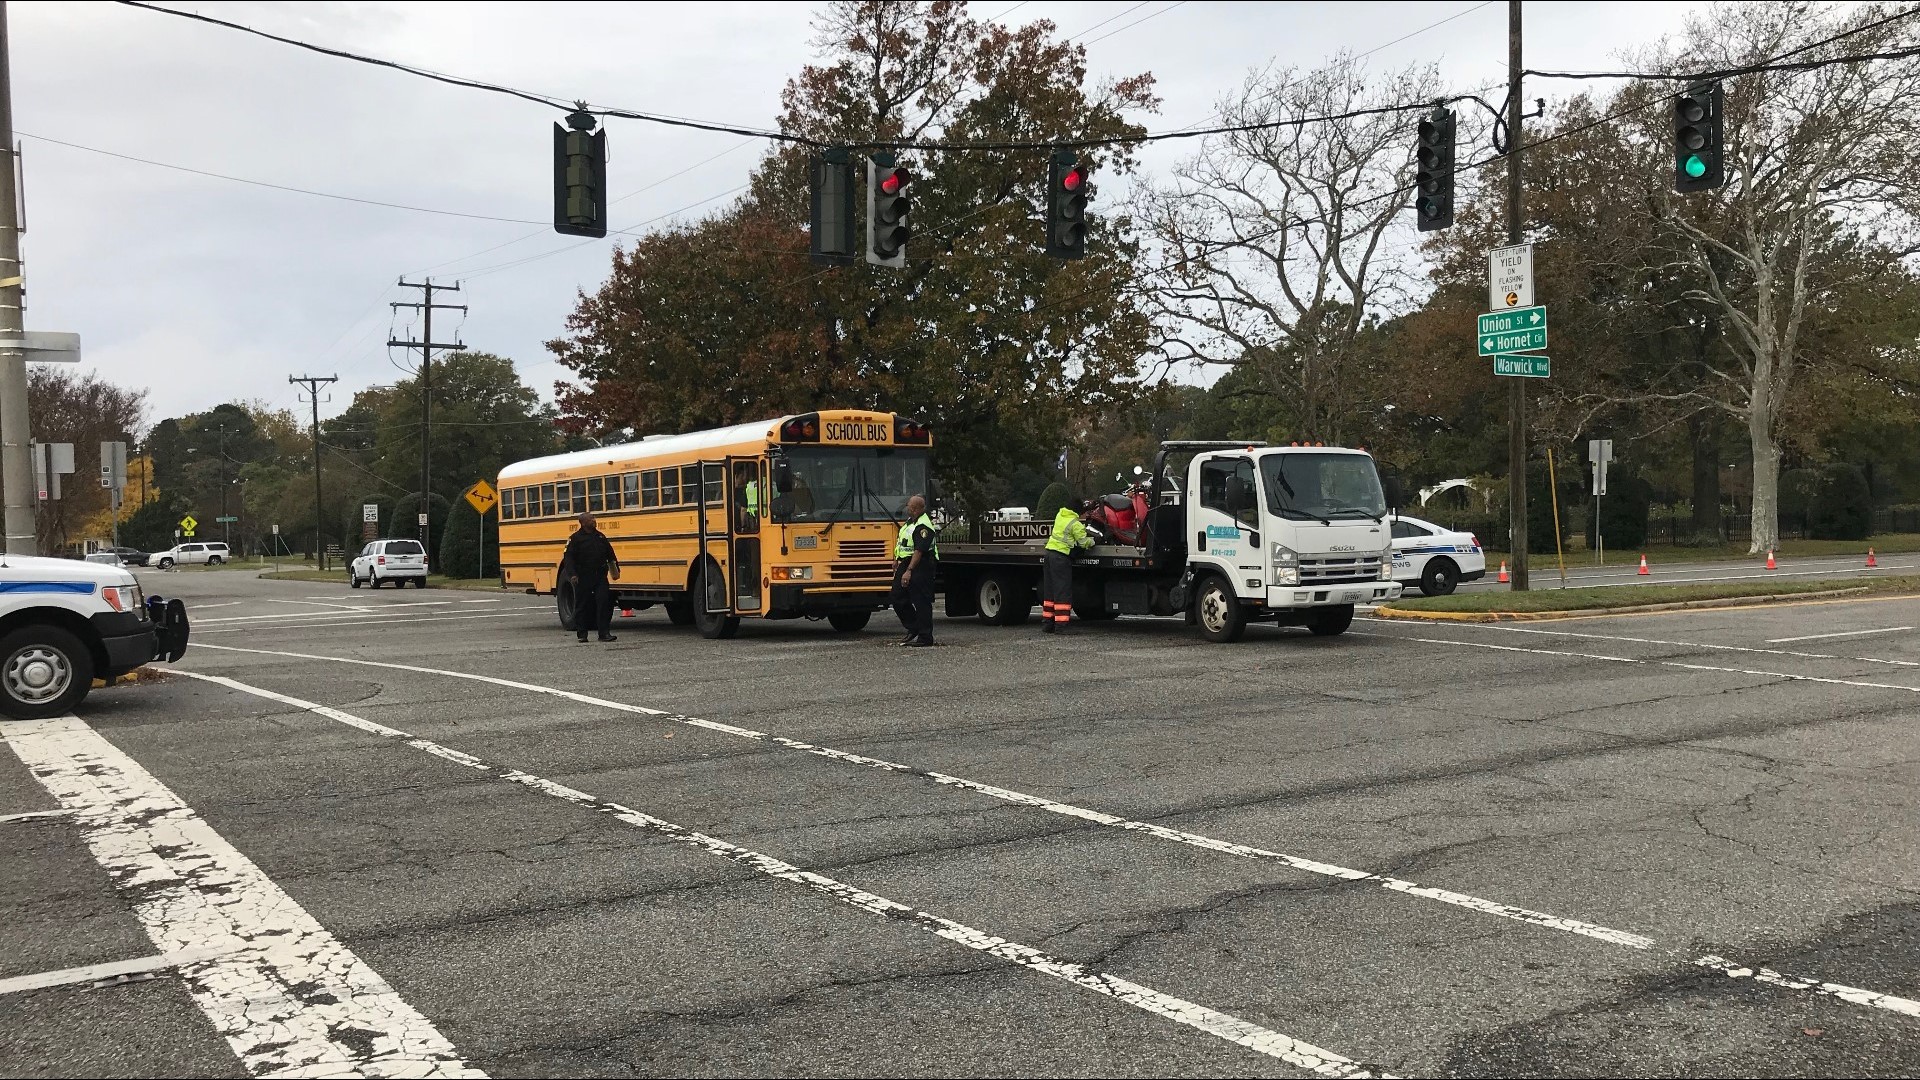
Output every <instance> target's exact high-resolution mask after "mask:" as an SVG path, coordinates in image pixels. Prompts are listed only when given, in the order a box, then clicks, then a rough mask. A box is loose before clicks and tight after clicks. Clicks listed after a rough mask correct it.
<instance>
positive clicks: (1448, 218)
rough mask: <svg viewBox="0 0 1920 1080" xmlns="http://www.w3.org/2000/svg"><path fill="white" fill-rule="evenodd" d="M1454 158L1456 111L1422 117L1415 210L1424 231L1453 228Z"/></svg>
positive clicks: (1414, 186) (1415, 186)
mask: <svg viewBox="0 0 1920 1080" xmlns="http://www.w3.org/2000/svg"><path fill="white" fill-rule="evenodd" d="M1453 157H1454V146H1453V110H1452V109H1446V108H1440V109H1435V110H1433V111H1432V112H1430V113H1428V114H1427V115H1425V116H1423V117H1421V118H1420V145H1419V147H1418V148H1416V149H1415V151H1414V174H1413V209H1414V213H1415V215H1416V218H1417V225H1418V228H1419V230H1420V231H1421V232H1433V231H1435V230H1437V229H1445V228H1449V227H1451V226H1452V225H1453V166H1454V160H1453Z"/></svg>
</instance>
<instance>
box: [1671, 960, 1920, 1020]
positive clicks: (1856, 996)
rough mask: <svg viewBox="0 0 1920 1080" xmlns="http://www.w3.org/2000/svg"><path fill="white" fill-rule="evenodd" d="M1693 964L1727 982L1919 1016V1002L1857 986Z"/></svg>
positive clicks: (1715, 963) (1722, 963) (1726, 963)
mask: <svg viewBox="0 0 1920 1080" xmlns="http://www.w3.org/2000/svg"><path fill="white" fill-rule="evenodd" d="M1694 963H1695V964H1698V965H1700V966H1701V967H1704V968H1712V969H1713V970H1715V971H1718V972H1721V973H1723V974H1725V975H1726V976H1727V978H1729V979H1752V980H1754V981H1755V982H1763V983H1767V984H1769V985H1772V986H1782V987H1785V988H1787V989H1789V990H1806V991H1810V992H1812V993H1815V994H1821V995H1823V996H1826V997H1835V998H1839V999H1840V1000H1842V1001H1849V1002H1852V1003H1853V1004H1855V1005H1865V1006H1868V1007H1869V1008H1874V1009H1886V1010H1887V1011H1888V1012H1897V1013H1901V1014H1903V1015H1905V1016H1920V1001H1914V1000H1913V999H1912V998H1903V997H1895V996H1894V995H1892V994H1882V993H1879V992H1877V991H1874V990H1862V989H1860V988H1859V987H1857V986H1847V985H1844V984H1842V983H1830V982H1821V981H1820V980H1818V979H1807V978H1802V977H1801V976H1798V975H1787V974H1783V973H1781V972H1778V971H1774V970H1773V969H1771V968H1750V967H1741V966H1740V965H1739V964H1736V963H1734V962H1733V961H1731V960H1728V959H1727V958H1725V957H1723V956H1703V957H1701V958H1700V959H1698V960H1695V961H1694Z"/></svg>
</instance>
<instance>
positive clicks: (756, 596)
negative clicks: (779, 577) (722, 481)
mask: <svg viewBox="0 0 1920 1080" xmlns="http://www.w3.org/2000/svg"><path fill="white" fill-rule="evenodd" d="M727 474H728V478H727V498H728V500H729V501H730V502H729V505H730V513H729V514H728V516H727V517H728V521H729V522H730V524H731V526H732V533H733V545H732V546H733V598H734V608H735V609H736V610H738V611H759V610H760V609H761V601H760V596H761V588H760V579H761V576H762V574H763V573H764V572H765V571H764V569H763V568H762V567H761V565H760V518H761V515H762V514H763V513H764V512H765V510H766V505H767V494H768V493H767V482H766V478H765V477H763V476H761V475H760V459H759V458H744V457H730V458H728V459H727Z"/></svg>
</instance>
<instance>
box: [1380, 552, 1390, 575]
mask: <svg viewBox="0 0 1920 1080" xmlns="http://www.w3.org/2000/svg"><path fill="white" fill-rule="evenodd" d="M1380 580H1381V581H1392V580H1393V548H1391V547H1389V548H1387V549H1386V550H1384V551H1382V552H1381V553H1380Z"/></svg>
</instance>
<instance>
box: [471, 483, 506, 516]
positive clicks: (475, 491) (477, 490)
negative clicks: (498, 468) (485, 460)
mask: <svg viewBox="0 0 1920 1080" xmlns="http://www.w3.org/2000/svg"><path fill="white" fill-rule="evenodd" d="M466 499H467V505H468V506H471V507H473V509H474V512H475V513H478V514H480V515H481V516H483V517H484V516H485V515H486V513H487V511H489V510H491V509H493V504H494V503H496V502H499V501H500V494H499V492H496V491H494V490H493V485H492V484H489V483H487V482H486V481H485V480H482V481H480V482H479V483H477V484H475V485H473V486H472V487H470V488H468V489H467V494H466Z"/></svg>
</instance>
